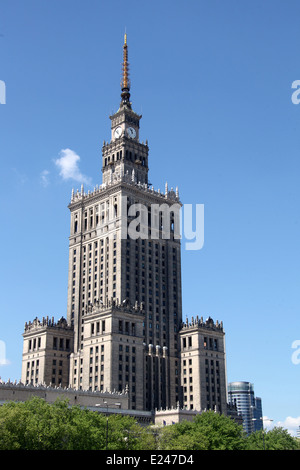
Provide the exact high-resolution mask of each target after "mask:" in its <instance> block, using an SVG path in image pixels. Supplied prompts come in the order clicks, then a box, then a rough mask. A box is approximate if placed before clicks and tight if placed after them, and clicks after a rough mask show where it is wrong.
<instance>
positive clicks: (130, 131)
mask: <svg viewBox="0 0 300 470" xmlns="http://www.w3.org/2000/svg"><path fill="white" fill-rule="evenodd" d="M127 135H128V137H131V139H134V138H135V136H136V132H135V129H134V128H133V127H128V128H127Z"/></svg>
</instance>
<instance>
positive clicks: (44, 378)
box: [21, 317, 74, 387]
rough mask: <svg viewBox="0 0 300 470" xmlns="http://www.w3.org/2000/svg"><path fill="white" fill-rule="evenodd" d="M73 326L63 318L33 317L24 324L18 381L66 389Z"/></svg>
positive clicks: (68, 381)
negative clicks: (20, 373) (19, 377)
mask: <svg viewBox="0 0 300 470" xmlns="http://www.w3.org/2000/svg"><path fill="white" fill-rule="evenodd" d="M73 336H74V332H73V326H71V325H68V323H67V321H66V320H65V319H64V318H61V319H60V320H59V321H58V322H54V318H52V319H49V318H48V317H46V318H42V320H41V321H40V320H39V319H38V318H35V319H34V320H33V322H29V323H26V324H25V329H24V333H23V361H22V376H21V381H22V382H23V383H24V384H34V385H37V384H40V383H46V384H50V385H52V386H55V385H56V386H58V385H60V386H62V387H67V386H68V385H69V383H70V380H69V366H70V353H71V351H72V350H73Z"/></svg>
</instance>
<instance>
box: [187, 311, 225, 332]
mask: <svg viewBox="0 0 300 470" xmlns="http://www.w3.org/2000/svg"><path fill="white" fill-rule="evenodd" d="M189 328H206V329H210V330H214V331H216V330H218V331H223V322H222V321H221V322H219V321H218V320H216V322H214V320H213V319H212V318H211V317H208V318H207V320H205V321H203V317H201V318H199V317H198V315H197V316H196V318H194V317H192V319H191V321H190V322H189V321H188V319H186V322H185V323H182V325H181V331H185V330H187V329H189Z"/></svg>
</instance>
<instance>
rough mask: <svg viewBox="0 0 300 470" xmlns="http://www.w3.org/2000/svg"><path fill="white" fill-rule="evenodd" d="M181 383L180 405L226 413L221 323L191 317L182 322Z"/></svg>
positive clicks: (223, 346) (223, 338)
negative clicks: (187, 320) (181, 398)
mask: <svg viewBox="0 0 300 470" xmlns="http://www.w3.org/2000/svg"><path fill="white" fill-rule="evenodd" d="M180 337H181V384H182V389H183V405H184V406H185V407H187V408H188V409H197V410H204V409H212V410H214V409H215V410H217V411H219V412H221V413H224V414H226V413H227V379H226V359H225V333H224V331H223V324H222V322H221V323H219V322H218V321H217V322H216V323H214V321H213V320H212V318H208V319H207V320H206V321H203V318H200V319H199V318H198V317H196V318H193V317H192V319H191V322H190V323H189V322H186V323H185V324H183V325H182V329H181V332H180Z"/></svg>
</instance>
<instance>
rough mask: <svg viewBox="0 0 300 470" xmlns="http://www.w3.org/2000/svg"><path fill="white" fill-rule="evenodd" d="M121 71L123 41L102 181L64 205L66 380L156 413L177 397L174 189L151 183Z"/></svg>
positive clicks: (178, 299) (124, 74) (125, 64)
mask: <svg viewBox="0 0 300 470" xmlns="http://www.w3.org/2000/svg"><path fill="white" fill-rule="evenodd" d="M128 69H129V67H128V46H127V38H126V35H125V41H124V45H123V68H122V84H121V103H120V107H119V109H118V111H117V112H116V113H115V114H113V115H112V116H110V120H111V139H110V141H109V142H104V144H103V148H102V173H103V182H102V185H101V186H100V187H98V188H96V189H95V190H94V192H92V193H88V194H85V193H84V191H83V189H82V190H81V192H80V193H79V192H77V193H76V194H75V193H73V194H72V200H71V203H70V205H69V208H70V212H71V233H70V245H69V285H68V314H67V320H68V323H69V324H72V325H73V326H74V354H73V356H72V361H71V369H70V370H71V384H72V385H77V386H80V387H81V386H85V387H87V386H89V387H91V388H92V389H93V388H98V389H100V390H101V389H105V388H108V389H114V388H115V389H117V390H119V389H120V390H121V389H123V388H124V387H125V385H128V387H129V391H130V396H131V397H132V403H131V406H132V407H135V406H136V407H137V408H139V409H142V408H143V409H153V408H155V407H161V406H172V405H174V406H175V405H176V402H177V401H178V399H179V383H178V380H179V368H180V364H179V360H178V353H179V338H178V331H179V327H180V324H181V317H182V312H181V259H180V239H178V238H176V237H175V236H174V223H175V217H176V213H174V204H176V203H177V208H180V204H179V198H178V192H177V193H176V192H174V191H172V190H171V191H169V190H168V188H165V192H164V193H160V192H156V191H154V190H153V189H152V188H150V186H149V183H148V171H149V167H148V153H149V148H148V144H147V141H146V142H145V143H144V142H141V141H140V138H139V128H140V120H141V117H142V116H140V115H138V114H136V113H135V112H134V111H133V109H132V104H131V102H130V81H129V72H128ZM162 205H164V206H163V207H162ZM168 209H169V212H168ZM164 215H169V218H168V221H166V222H165V221H164V220H163V217H164ZM155 220H156V221H157V224H156V225H155ZM163 224H164V225H163ZM166 224H167V226H166ZM165 235H166V236H165ZM132 308H133V310H130V309H132ZM125 311H126V315H127V316H126V315H125ZM96 348H98V349H97V351H98V352H97V353H96V352H95V351H96ZM99 348H102V350H99ZM91 350H93V355H94V357H93V358H92V356H90V351H91ZM133 351H134V352H133ZM96 357H98V359H99V358H101V357H103V358H104V360H103V363H101V361H100V362H96ZM99 360H100V359H99ZM142 362H143V364H142ZM170 371H172V372H175V371H176V375H175V373H171V372H170ZM142 383H145V387H143V386H142ZM142 390H144V392H143V396H140V395H141V391H142ZM139 394H140V395H139Z"/></svg>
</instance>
